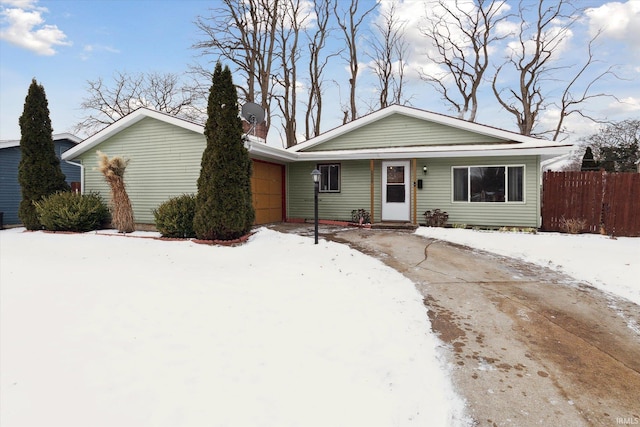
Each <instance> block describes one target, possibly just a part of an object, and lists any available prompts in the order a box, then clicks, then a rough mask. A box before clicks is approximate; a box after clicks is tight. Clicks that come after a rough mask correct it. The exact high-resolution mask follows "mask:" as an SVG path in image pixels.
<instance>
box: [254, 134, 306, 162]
mask: <svg viewBox="0 0 640 427" xmlns="http://www.w3.org/2000/svg"><path fill="white" fill-rule="evenodd" d="M256 140H257V141H259V142H256ZM245 147H246V148H247V151H249V155H250V156H251V158H257V159H262V160H272V161H276V162H278V163H288V162H293V161H295V160H297V159H298V153H294V152H291V151H288V150H285V149H284V148H279V147H274V146H272V145H267V144H265V143H264V140H262V139H260V138H256V139H255V140H254V139H253V138H252V139H249V140H248V141H245Z"/></svg>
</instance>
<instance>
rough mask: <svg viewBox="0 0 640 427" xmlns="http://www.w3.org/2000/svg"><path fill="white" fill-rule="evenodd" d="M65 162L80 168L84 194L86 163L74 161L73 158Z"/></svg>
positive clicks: (81, 192) (81, 191)
mask: <svg viewBox="0 0 640 427" xmlns="http://www.w3.org/2000/svg"><path fill="white" fill-rule="evenodd" d="M65 162H67V163H69V164H70V165H73V166H78V167H79V168H80V194H84V165H83V164H82V163H76V162H72V161H71V160H65Z"/></svg>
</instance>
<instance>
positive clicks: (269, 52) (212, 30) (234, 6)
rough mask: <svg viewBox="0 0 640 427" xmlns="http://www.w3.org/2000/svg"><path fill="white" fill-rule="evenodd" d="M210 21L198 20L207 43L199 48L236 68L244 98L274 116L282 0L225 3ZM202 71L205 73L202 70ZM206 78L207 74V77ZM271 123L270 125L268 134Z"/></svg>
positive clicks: (242, 97)
mask: <svg viewBox="0 0 640 427" xmlns="http://www.w3.org/2000/svg"><path fill="white" fill-rule="evenodd" d="M220 2H221V3H222V5H221V6H219V7H216V8H214V9H212V12H211V15H210V17H208V18H205V17H198V18H197V20H196V26H197V27H198V28H199V29H200V31H201V32H202V33H203V34H204V36H205V39H204V40H202V41H200V42H198V43H196V44H195V45H194V47H195V48H197V49H201V50H202V52H203V53H204V54H211V55H213V56H214V58H213V61H212V62H214V63H215V62H217V61H219V60H220V58H224V59H225V60H228V61H230V62H231V63H233V64H234V65H235V70H234V71H235V72H236V73H240V75H241V76H242V77H241V78H239V79H236V81H238V82H239V83H238V90H239V91H240V98H241V99H243V100H244V101H249V102H256V103H258V104H260V105H261V106H262V108H264V110H265V112H266V117H270V116H271V101H272V91H271V86H272V74H273V73H272V66H273V60H274V54H275V53H274V50H275V46H276V31H277V29H278V13H279V11H280V3H281V0H245V1H237V0H221V1H220ZM200 70H201V71H203V70H202V69H201V68H200ZM203 74H206V72H205V73H203ZM269 126H270V123H269V122H267V131H268V129H269Z"/></svg>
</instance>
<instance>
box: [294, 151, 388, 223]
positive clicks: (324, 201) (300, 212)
mask: <svg viewBox="0 0 640 427" xmlns="http://www.w3.org/2000/svg"><path fill="white" fill-rule="evenodd" d="M322 163H323V164H328V163H332V164H333V163H338V164H340V179H341V182H340V192H339V193H320V194H319V196H318V216H319V218H321V219H328V220H340V221H349V220H351V211H352V210H354V209H366V210H367V211H369V210H370V206H371V201H370V196H371V192H370V185H369V183H370V181H371V174H370V172H369V160H353V161H342V162H341V161H335V162H333V161H332V162H324V161H323V162H322ZM316 165H317V164H316V163H315V162H299V163H290V164H289V165H288V166H287V216H288V217H289V218H303V219H313V217H314V214H313V191H314V190H313V180H312V178H311V171H312V170H313V169H315V168H316ZM378 176H379V172H378Z"/></svg>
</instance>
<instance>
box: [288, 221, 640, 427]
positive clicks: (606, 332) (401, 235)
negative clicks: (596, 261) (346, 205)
mask: <svg viewBox="0 0 640 427" xmlns="http://www.w3.org/2000/svg"><path fill="white" fill-rule="evenodd" d="M308 229H309V228H308V227H306V228H305V227H301V226H298V227H297V229H294V231H295V232H298V233H305V232H308ZM281 230H283V231H286V230H289V231H292V229H290V228H287V227H284V228H281ZM309 230H310V229H309ZM322 237H323V238H326V239H329V240H334V241H338V242H342V243H346V244H349V245H350V246H352V247H353V248H355V249H358V250H360V251H362V252H365V253H368V254H370V255H373V256H375V257H377V258H379V259H381V260H382V261H383V262H385V263H386V264H388V265H389V266H391V267H393V268H394V269H396V270H398V271H400V272H401V273H403V274H404V275H405V276H407V277H408V278H410V279H411V280H413V281H414V283H416V286H417V288H418V289H419V291H420V292H421V293H422V294H423V296H424V303H425V306H426V309H427V314H428V316H429V318H430V320H431V324H432V327H433V329H434V331H435V332H436V333H437V334H438V335H439V337H440V339H441V340H442V341H443V342H444V343H445V348H446V349H445V352H446V357H447V359H448V361H449V363H450V366H451V372H452V377H453V381H454V384H455V386H456V389H457V390H458V392H459V393H460V394H461V395H462V396H463V397H464V398H465V399H466V401H467V405H468V411H469V416H470V417H472V418H473V419H474V420H475V423H476V425H479V426H484V425H488V426H538V425H544V426H551V425H554V426H594V425H603V426H615V425H623V424H626V425H628V424H639V423H640V331H639V330H638V325H640V307H638V306H637V305H635V304H633V303H631V302H629V301H627V300H624V299H620V298H617V297H614V296H610V295H607V294H604V293H602V292H600V291H598V290H597V289H595V288H592V287H589V286H587V285H585V284H582V283H577V282H575V281H573V280H572V279H570V278H569V277H567V276H563V275H561V274H559V273H556V272H553V271H551V270H548V269H544V268H541V267H537V266H534V265H531V264H527V263H523V262H520V261H517V260H513V259H509V258H504V257H499V256H495V255H491V254H488V253H483V252H479V251H475V250H471V249H469V248H465V247H462V246H458V245H453V244H450V243H447V242H442V241H434V240H431V239H427V238H424V237H421V236H417V235H415V234H413V233H410V232H402V231H385V230H360V229H332V228H323V229H322ZM596 267H597V266H596ZM634 322H635V323H634ZM634 325H635V326H634ZM630 326H631V327H630Z"/></svg>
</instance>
